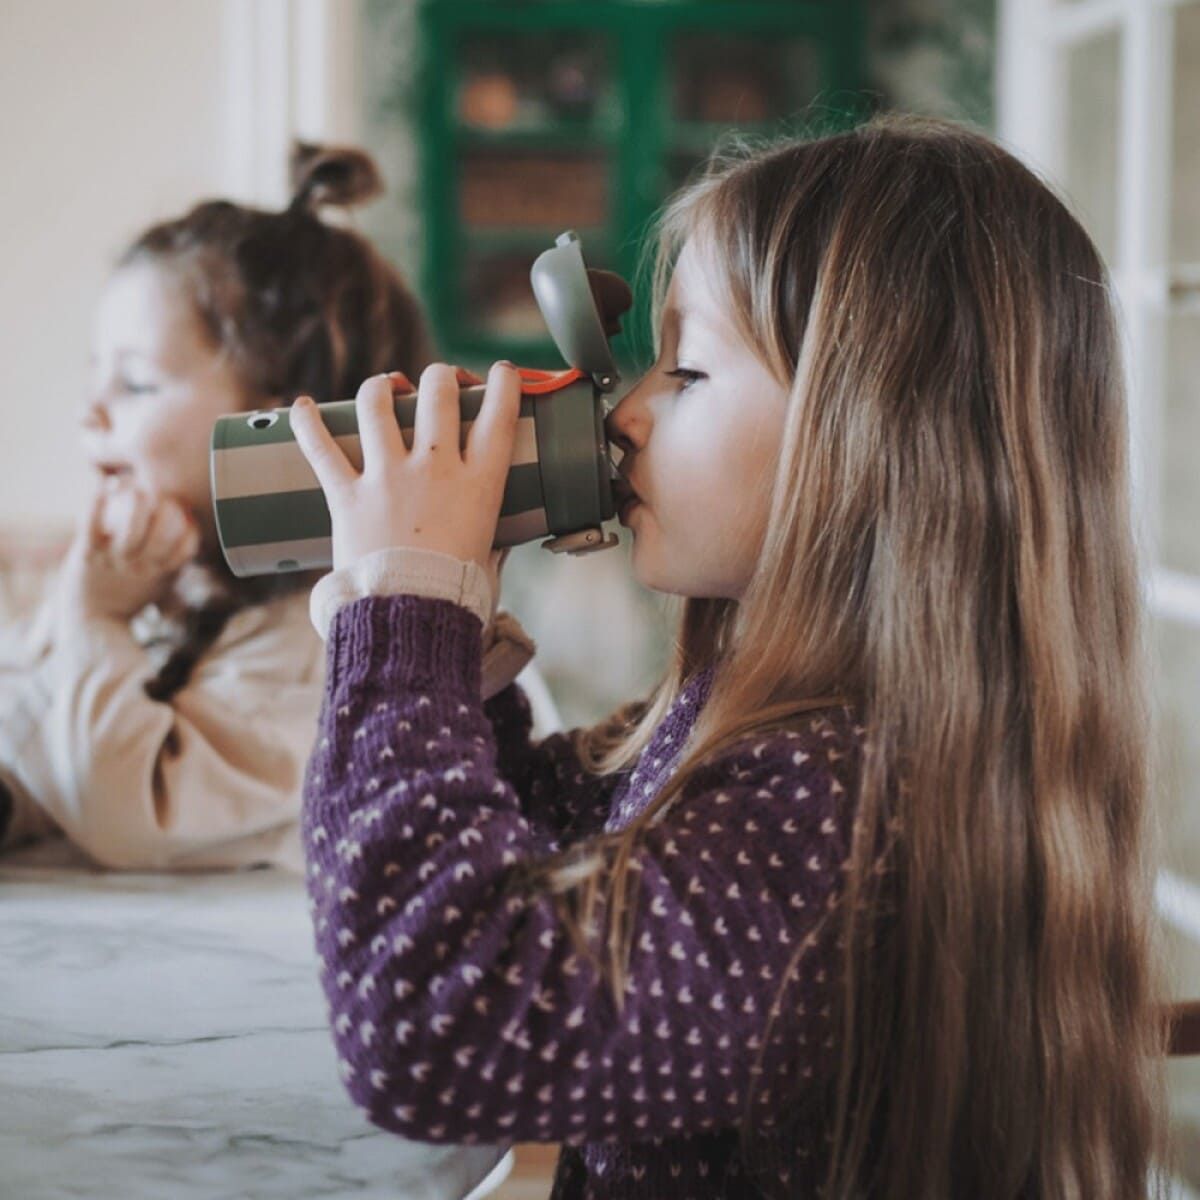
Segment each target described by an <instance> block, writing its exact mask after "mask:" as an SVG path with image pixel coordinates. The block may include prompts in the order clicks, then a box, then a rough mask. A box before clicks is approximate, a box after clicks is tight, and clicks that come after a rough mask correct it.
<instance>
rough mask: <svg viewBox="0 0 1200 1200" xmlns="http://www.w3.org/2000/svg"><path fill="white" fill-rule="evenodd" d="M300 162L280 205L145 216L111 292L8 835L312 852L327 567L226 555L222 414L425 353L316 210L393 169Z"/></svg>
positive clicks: (231, 852)
mask: <svg viewBox="0 0 1200 1200" xmlns="http://www.w3.org/2000/svg"><path fill="white" fill-rule="evenodd" d="M293 177H294V178H293V184H294V189H295V191H294V195H293V198H292V201H291V203H290V204H289V206H288V207H287V209H286V210H284V211H283V212H266V211H260V210H257V209H252V208H245V207H242V206H239V205H235V204H231V203H228V202H226V201H213V202H209V203H204V204H200V205H198V206H197V207H195V208H193V209H192V210H191V212H189V213H187V214H186V215H185V216H182V217H180V218H179V219H177V220H172V221H167V222H165V223H163V224H159V225H155V226H153V227H152V228H150V229H147V230H146V231H145V232H144V233H143V234H142V235H141V236H140V237H139V238H137V240H136V241H135V242H134V243H133V244H132V245H131V246H130V247H129V249H128V250H126V252H125V253H124V255H123V256H122V257H121V259H120V261H119V263H118V266H117V268H116V270H115V271H114V273H113V275H112V277H111V279H110V280H109V282H108V284H107V286H106V288H105V290H104V293H103V296H102V299H101V302H100V306H99V311H98V315H97V320H96V330H95V347H94V355H93V371H94V374H93V380H92V384H91V388H90V394H89V396H88V400H87V404H86V406H85V410H84V413H83V417H82V426H81V432H82V437H83V443H84V449H85V452H86V455H87V458H88V461H89V463H90V466H91V469H92V472H93V477H94V479H93V482H94V489H93V496H92V500H91V503H90V507H89V512H88V514H87V516H86V517H85V519H84V520H82V521H81V522H80V524H79V527H78V529H77V531H76V534H75V538H74V542H73V544H72V546H71V548H70V550H69V551H68V553H67V555H66V558H65V561H64V562H63V564H62V567H61V570H60V571H59V572H58V574H57V578H56V579H55V581H54V584H53V587H52V589H51V591H50V594H49V596H48V599H47V600H46V602H45V604H44V605H43V606H42V608H41V611H40V612H39V614H38V616H37V618H36V620H35V622H34V625H33V628H32V629H29V628H19V629H10V630H8V631H6V632H7V634H8V636H7V637H6V639H5V642H6V645H5V648H4V652H3V658H2V659H0V843H2V842H5V841H6V842H7V844H8V845H13V844H15V843H18V842H20V841H22V840H24V839H26V838H27V837H30V836H34V835H36V834H38V833H44V832H48V831H55V830H61V831H62V832H64V833H65V834H66V835H67V836H68V837H69V838H71V839H72V840H73V841H74V842H76V843H77V844H78V845H79V846H80V847H82V848H83V849H84V850H85V851H86V852H87V853H88V854H89V855H90V856H91V857H92V858H94V859H95V860H96V861H98V862H99V863H102V864H104V865H107V866H113V867H131V868H132V867H140V868H164V867H211V866H237V865H242V864H248V863H255V862H263V861H287V860H296V861H298V859H299V855H298V845H297V843H296V828H297V825H296V822H297V816H298V813H299V805H300V783H301V775H302V768H303V763H304V760H305V758H306V756H307V754H308V752H309V750H310V749H311V742H312V723H313V721H314V719H315V716H316V712H317V709H318V706H319V701H320V692H321V678H322V666H323V664H322V654H321V646H320V642H319V640H318V639H317V638H316V637H315V635H314V634H313V631H312V628H311V625H310V623H309V621H308V617H307V605H308V590H309V588H311V585H312V582H313V578H312V576H311V575H281V576H276V577H272V578H269V579H265V580H264V579H247V580H239V579H236V578H234V577H233V576H232V575H231V574H230V573H229V571H228V570H227V569H226V568H225V566H224V564H223V561H222V558H221V554H220V550H219V547H218V545H217V540H216V535H215V527H214V520H213V516H212V503H211V500H210V495H209V479H208V459H209V437H210V433H211V430H212V425H213V422H214V420H215V419H216V417H217V416H218V415H220V414H221V413H226V412H231V411H234V410H238V409H252V408H264V407H273V406H277V405H284V404H289V403H290V402H291V400H292V399H293V397H295V395H296V394H297V393H298V392H301V391H303V392H308V393H314V394H316V395H319V396H322V397H325V398H328V399H335V398H339V397H340V396H343V395H352V394H353V391H354V388H355V387H356V386H357V384H358V382H359V381H361V379H362V377H363V376H364V375H367V374H370V373H372V372H374V371H379V370H383V369H385V368H389V367H399V366H406V367H408V368H409V369H412V370H417V369H419V368H420V367H421V366H423V365H424V363H425V361H426V359H427V355H428V351H427V348H426V338H425V331H424V323H423V320H422V317H421V314H420V312H419V310H418V306H417V304H416V302H415V300H414V299H413V297H412V294H411V293H410V292H409V290H408V288H407V286H406V285H405V283H404V281H403V280H402V279H401V278H400V276H399V275H398V274H397V273H396V272H395V270H393V269H392V268H391V267H390V266H389V265H388V264H387V263H386V262H385V261H384V259H383V258H382V257H381V256H380V255H379V254H378V253H377V252H376V251H375V250H374V249H373V248H372V247H371V245H370V244H369V243H368V242H367V241H365V240H364V239H363V238H362V237H360V236H358V235H357V234H355V233H353V232H351V231H349V230H346V229H342V228H337V227H335V226H333V225H330V224H327V223H326V222H325V221H323V220H322V219H321V217H320V215H319V214H320V211H321V210H322V209H323V208H326V207H330V208H340V207H345V206H348V205H354V204H358V203H361V202H363V201H365V200H367V199H369V198H371V197H372V196H374V195H375V194H377V193H378V192H379V191H380V190H381V180H380V177H379V175H378V172H377V171H376V169H375V166H374V164H373V163H372V162H371V160H370V159H369V158H367V157H366V156H365V155H363V154H362V153H360V152H358V151H354V150H337V149H330V150H322V149H321V148H318V147H311V146H308V147H298V148H297V151H296V153H295V155H294V161H293ZM5 814H7V823H6V822H5V821H4V819H3V818H4V816H5ZM5 824H7V835H5V834H4V831H3V827H4V826H5Z"/></svg>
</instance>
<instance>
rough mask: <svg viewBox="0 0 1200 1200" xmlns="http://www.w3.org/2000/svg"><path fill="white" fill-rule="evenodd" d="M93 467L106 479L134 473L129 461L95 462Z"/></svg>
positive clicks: (120, 477) (119, 477)
mask: <svg viewBox="0 0 1200 1200" xmlns="http://www.w3.org/2000/svg"><path fill="white" fill-rule="evenodd" d="M92 469H93V470H94V471H97V472H98V473H99V474H101V475H103V476H104V477H105V478H106V479H122V478H124V477H126V476H128V475H132V474H133V468H132V467H131V466H130V465H129V464H128V463H120V462H93V463H92Z"/></svg>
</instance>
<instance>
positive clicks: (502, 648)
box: [309, 549, 537, 700]
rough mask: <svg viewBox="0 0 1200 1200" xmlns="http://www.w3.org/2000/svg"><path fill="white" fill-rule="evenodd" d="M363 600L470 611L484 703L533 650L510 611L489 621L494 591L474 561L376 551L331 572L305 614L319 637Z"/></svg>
mask: <svg viewBox="0 0 1200 1200" xmlns="http://www.w3.org/2000/svg"><path fill="white" fill-rule="evenodd" d="M364 596H427V597H430V598H432V599H435V600H450V601H452V602H453V603H455V604H461V605H462V606H463V607H464V608H466V609H468V610H469V611H470V612H473V613H474V614H475V615H476V616H477V617H478V618H479V621H480V624H481V625H482V626H483V663H482V687H481V692H482V695H483V699H485V700H490V699H491V697H492V696H494V695H495V694H496V693H497V692H500V691H503V690H504V688H506V687H507V686H508V685H509V684H510V683H512V681H513V680H514V679H516V677H517V676H518V675H519V674H520V673H521V672H522V671H523V670H524V669H525V667H526V666H528V665H529V662H530V660H531V659H532V658H533V656H534V654H535V653H536V652H537V646H536V645H535V644H534V642H533V639H532V638H530V636H529V635H528V634H527V633H526V632H525V630H524V629H522V628H521V624H520V622H519V621H518V620H517V619H516V618H515V617H514V616H512V615H511V614H509V613H504V612H502V613H497V614H496V617H495V619H494V620H492V619H491V617H492V588H491V583H490V582H489V580H488V577H487V575H486V573H485V572H484V570H483V568H482V567H480V566H479V564H478V563H473V562H463V561H462V560H461V559H457V558H452V557H451V556H450V555H448V554H438V553H437V552H435V551H432V550H413V549H397V550H377V551H376V552H375V553H374V554H368V555H367V556H366V557H365V558H362V559H360V560H359V561H358V562H356V563H355V564H354V565H353V566H350V567H342V568H341V569H339V570H337V571H332V572H331V573H330V574H328V575H326V576H325V577H324V578H323V579H321V580H320V582H318V584H317V586H316V587H315V588H313V591H312V597H311V599H310V601H309V612H310V614H311V616H312V622H313V625H314V626H315V627H316V630H317V632H318V633H319V634H320V635H321V637H322V638H324V637H327V636H328V634H329V626H330V624H331V623H332V621H333V615H334V613H336V612H337V610H338V609H339V608H341V607H342V606H343V605H344V604H350V603H352V602H353V601H355V600H360V599H362V598H363V597H364Z"/></svg>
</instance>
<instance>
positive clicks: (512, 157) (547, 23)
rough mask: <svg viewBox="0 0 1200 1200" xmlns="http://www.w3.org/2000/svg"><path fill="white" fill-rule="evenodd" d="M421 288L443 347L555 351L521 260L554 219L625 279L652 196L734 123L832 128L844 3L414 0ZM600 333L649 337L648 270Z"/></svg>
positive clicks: (849, 93)
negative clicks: (624, 326)
mask: <svg viewBox="0 0 1200 1200" xmlns="http://www.w3.org/2000/svg"><path fill="white" fill-rule="evenodd" d="M418 28H419V38H420V43H421V44H420V51H421V57H420V75H419V82H418V95H419V110H420V111H419V130H420V152H421V164H420V187H421V216H422V221H423V227H424V252H423V265H422V292H423V295H424V297H425V300H426V302H427V304H428V306H429V311H430V314H431V318H432V321H433V324H434V329H435V332H436V336H437V339H438V343H439V346H440V348H441V350H442V352H443V353H444V354H446V355H448V356H450V357H451V358H452V359H454V360H455V361H458V362H464V363H476V362H484V361H488V360H491V359H493V358H498V357H506V358H510V359H513V360H514V361H517V362H521V363H524V364H528V365H531V366H538V365H547V366H557V365H559V362H558V358H557V354H556V352H555V350H554V348H553V346H552V344H551V343H550V342H549V340H548V338H547V337H546V335H545V333H544V330H543V327H542V324H541V320H540V316H539V314H538V312H537V308H536V306H535V304H534V300H533V295H532V292H531V291H530V288H529V266H530V264H531V262H532V261H533V258H534V257H535V256H536V254H537V253H538V252H539V251H540V250H542V249H543V248H544V247H546V246H547V245H549V244H550V243H551V241H552V239H553V238H554V236H555V235H556V234H558V233H559V232H561V231H562V230H563V229H567V228H572V229H575V230H577V231H578V233H579V234H580V236H581V237H582V239H583V244H584V251H585V254H586V255H587V258H588V262H589V264H590V265H592V266H601V267H608V268H609V269H611V270H615V271H619V272H620V273H621V274H623V275H625V276H626V277H627V278H630V279H633V278H634V277H635V275H636V274H637V272H638V271H639V270H640V269H641V268H642V267H643V266H644V259H645V255H644V251H643V243H644V241H645V238H646V235H647V232H648V229H649V226H650V223H651V220H652V218H653V216H654V214H655V212H656V211H657V210H658V208H659V207H660V205H661V204H662V202H663V201H664V200H665V199H666V197H667V196H669V195H670V193H671V192H672V191H674V190H675V189H676V188H677V187H678V186H679V185H680V184H682V183H683V182H684V181H685V180H686V179H687V177H688V175H689V174H690V173H691V172H692V171H693V170H694V169H695V168H696V167H697V166H698V165H699V164H700V163H702V162H703V161H704V159H705V158H706V157H707V155H708V153H709V151H710V150H711V149H712V147H713V146H714V145H715V144H716V143H717V141H718V140H719V139H720V137H721V136H722V135H723V134H725V133H726V132H727V131H729V130H733V129H737V130H740V131H743V132H748V133H751V134H768V135H770V134H776V133H782V132H786V131H794V130H796V129H799V128H803V129H812V128H813V127H814V125H818V126H819V127H821V128H829V127H835V126H838V125H845V124H848V123H851V122H852V121H854V120H855V119H857V117H858V115H859V114H860V113H861V111H862V108H863V104H862V97H861V94H860V93H859V90H858V89H859V88H860V86H861V83H862V55H863V16H862V9H861V3H860V0H813V2H809V3H805V2H802V0H742V2H727V0H515V2H514V0H507V2H504V0H423V3H422V5H421V8H420V13H419V26H418ZM637 290H638V300H639V303H638V306H637V309H636V310H635V314H634V318H633V320H632V321H631V322H629V323H628V324H629V325H630V326H631V328H630V331H629V333H628V334H627V335H625V336H623V337H622V338H621V339H619V341H618V343H617V345H616V349H617V353H618V357H619V359H621V360H623V361H624V363H625V364H626V366H629V365H636V364H637V363H639V362H644V361H645V360H646V357H647V353H648V349H649V338H648V332H649V331H648V327H647V303H648V300H649V297H648V295H647V294H646V292H647V289H646V288H645V287H643V288H640V289H637Z"/></svg>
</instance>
